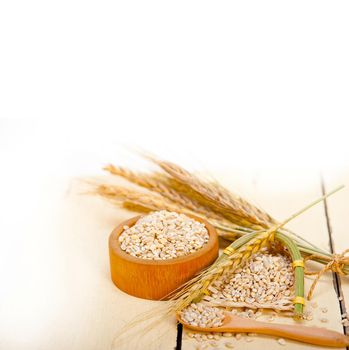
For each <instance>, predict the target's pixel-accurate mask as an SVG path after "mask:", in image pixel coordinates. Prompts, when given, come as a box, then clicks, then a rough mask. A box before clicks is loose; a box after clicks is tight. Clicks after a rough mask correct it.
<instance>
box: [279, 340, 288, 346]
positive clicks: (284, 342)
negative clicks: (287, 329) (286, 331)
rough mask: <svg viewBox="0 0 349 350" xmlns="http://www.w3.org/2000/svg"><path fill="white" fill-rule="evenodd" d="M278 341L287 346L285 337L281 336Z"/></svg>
mask: <svg viewBox="0 0 349 350" xmlns="http://www.w3.org/2000/svg"><path fill="white" fill-rule="evenodd" d="M278 343H279V344H280V345H282V346H285V345H286V340H285V339H284V338H279V339H278Z"/></svg>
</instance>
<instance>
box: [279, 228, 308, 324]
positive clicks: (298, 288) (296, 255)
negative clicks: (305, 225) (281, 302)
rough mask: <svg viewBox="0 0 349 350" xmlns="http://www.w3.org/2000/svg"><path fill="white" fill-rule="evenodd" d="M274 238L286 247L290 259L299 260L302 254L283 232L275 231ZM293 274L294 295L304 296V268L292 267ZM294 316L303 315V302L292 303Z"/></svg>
mask: <svg viewBox="0 0 349 350" xmlns="http://www.w3.org/2000/svg"><path fill="white" fill-rule="evenodd" d="M275 238H276V239H277V240H278V241H280V242H281V243H282V244H283V245H284V246H285V247H287V249H288V251H289V253H290V255H291V258H292V261H295V260H301V259H302V255H301V252H300V251H299V249H298V246H297V244H296V243H295V242H294V241H293V240H292V239H291V238H290V237H287V236H286V235H285V234H283V233H281V232H276V233H275ZM294 270H295V271H294V274H295V296H296V297H301V298H304V268H303V267H301V266H296V267H295V269H294ZM294 312H295V317H296V318H300V317H301V316H302V315H303V304H300V303H295V304H294Z"/></svg>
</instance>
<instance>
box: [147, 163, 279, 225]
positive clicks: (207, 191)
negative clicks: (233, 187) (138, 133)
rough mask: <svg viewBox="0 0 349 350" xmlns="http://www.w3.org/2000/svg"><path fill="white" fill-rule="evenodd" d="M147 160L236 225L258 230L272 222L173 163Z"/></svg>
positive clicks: (255, 210) (245, 203) (264, 214)
mask: <svg viewBox="0 0 349 350" xmlns="http://www.w3.org/2000/svg"><path fill="white" fill-rule="evenodd" d="M149 159H150V160H151V161H153V162H154V163H155V164H157V165H158V166H160V168H161V169H162V170H163V171H165V172H166V173H167V174H168V175H170V176H171V177H173V178H174V179H175V180H177V181H178V182H179V183H181V184H182V185H185V186H187V187H189V188H190V189H191V190H192V191H193V192H195V193H196V195H197V198H198V199H199V200H200V201H203V202H204V203H205V204H207V205H209V206H210V207H212V208H213V209H214V210H216V211H220V212H221V213H222V214H223V215H224V216H226V217H227V218H229V219H233V221H234V222H235V223H236V224H238V225H241V226H245V227H251V228H256V229H260V228H267V227H270V224H271V223H273V222H274V221H273V219H272V218H271V217H270V216H269V215H268V214H267V213H265V212H263V211H261V210H259V209H258V208H256V207H255V206H253V205H252V204H249V203H247V202H246V201H243V200H241V199H239V198H238V197H234V196H233V195H232V194H230V193H228V191H226V190H222V188H221V187H218V186H217V184H213V183H210V182H207V181H203V180H202V179H200V178H199V177H197V176H195V175H193V174H191V173H189V172H188V171H186V170H185V169H183V168H182V167H180V166H178V165H176V164H174V163H170V162H167V161H162V160H158V159H155V158H149Z"/></svg>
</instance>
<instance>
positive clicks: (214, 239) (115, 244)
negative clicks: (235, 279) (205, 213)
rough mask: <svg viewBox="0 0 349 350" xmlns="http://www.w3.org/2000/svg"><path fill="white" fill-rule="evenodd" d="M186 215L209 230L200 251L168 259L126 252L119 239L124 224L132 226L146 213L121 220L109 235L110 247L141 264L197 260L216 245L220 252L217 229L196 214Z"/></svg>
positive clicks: (131, 260)
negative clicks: (151, 257) (144, 256)
mask: <svg viewBox="0 0 349 350" xmlns="http://www.w3.org/2000/svg"><path fill="white" fill-rule="evenodd" d="M179 214H182V213H179ZM184 215H186V216H188V217H190V218H191V219H194V220H197V221H199V222H201V223H202V224H204V225H205V227H206V229H207V231H208V235H209V239H208V242H207V243H206V244H205V245H204V246H203V247H202V248H200V249H199V250H198V251H196V252H195V253H191V254H188V255H185V256H180V257H178V258H173V259H167V260H148V259H142V258H136V257H135V256H133V255H130V254H127V253H125V252H124V251H123V250H122V249H121V247H120V244H119V241H118V238H119V236H120V235H121V233H122V232H123V231H124V226H128V227H131V226H133V225H134V224H135V223H136V222H137V221H138V220H139V219H140V218H142V217H144V216H146V215H137V216H134V217H132V218H130V219H128V220H125V221H123V222H121V223H120V224H119V225H117V226H116V227H115V228H114V230H113V231H112V233H111V234H110V236H109V248H110V249H111V250H112V251H113V252H114V254H117V255H119V256H120V257H121V258H123V259H124V260H128V261H129V262H132V263H136V264H141V265H174V264H177V263H182V262H188V261H191V260H195V259H197V258H198V257H201V256H203V255H205V254H207V253H208V252H210V251H211V250H213V249H215V246H216V249H217V253H218V250H219V247H218V235H217V231H216V229H215V228H214V227H213V226H212V225H211V224H210V223H209V222H208V221H206V220H205V219H202V218H200V217H198V216H196V215H191V214H184Z"/></svg>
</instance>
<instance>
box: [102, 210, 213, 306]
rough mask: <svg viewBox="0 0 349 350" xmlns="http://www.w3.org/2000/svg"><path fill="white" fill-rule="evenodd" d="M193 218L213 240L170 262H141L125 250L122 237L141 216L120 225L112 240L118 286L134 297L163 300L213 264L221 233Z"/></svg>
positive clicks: (113, 270)
mask: <svg viewBox="0 0 349 350" xmlns="http://www.w3.org/2000/svg"><path fill="white" fill-rule="evenodd" d="M190 217H191V218H193V219H195V220H197V221H199V222H202V223H203V224H204V225H205V227H206V229H207V231H208V233H209V236H210V237H209V241H208V242H207V243H206V244H205V245H204V246H203V247H202V248H201V249H200V250H198V251H197V252H195V253H193V254H189V255H186V256H181V257H179V258H175V259H169V260H146V259H140V258H136V257H134V256H132V255H129V254H127V253H125V252H124V251H123V250H121V248H120V244H119V240H118V237H119V236H120V234H121V233H122V232H123V230H124V229H123V227H124V226H125V225H126V226H128V227H131V226H132V225H134V224H135V223H136V222H137V220H138V219H140V218H141V216H136V217H133V218H132V219H129V220H127V221H124V222H122V223H121V224H120V225H119V226H117V227H116V228H115V229H114V231H113V232H112V233H111V235H110V237H109V257H110V271H111V278H112V280H113V282H114V284H115V285H116V286H117V287H118V288H119V289H121V290H122V291H124V292H126V293H128V294H131V295H133V296H136V297H139V298H143V299H152V300H160V299H163V298H165V296H167V295H168V294H169V293H170V292H172V291H173V290H175V289H176V288H178V287H179V286H181V285H182V284H183V283H185V282H186V281H188V280H190V279H191V278H192V277H193V276H194V275H195V274H197V273H198V272H199V271H201V270H202V269H204V268H205V267H207V266H209V265H210V264H212V263H213V261H214V260H215V259H216V258H217V256H218V236H217V232H216V230H215V229H214V228H213V226H211V225H210V224H209V223H208V222H207V221H205V220H203V219H201V218H198V217H196V216H190Z"/></svg>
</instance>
